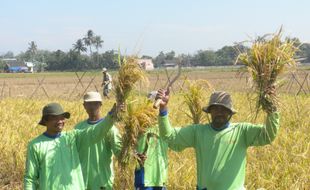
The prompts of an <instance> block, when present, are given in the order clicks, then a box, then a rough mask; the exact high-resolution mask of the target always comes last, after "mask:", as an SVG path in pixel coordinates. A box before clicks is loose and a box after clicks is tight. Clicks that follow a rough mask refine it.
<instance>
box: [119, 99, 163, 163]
mask: <svg viewBox="0 0 310 190" xmlns="http://www.w3.org/2000/svg"><path fill="white" fill-rule="evenodd" d="M157 114H158V113H157V111H156V110H155V109H153V108H152V103H151V102H146V101H142V102H140V103H130V104H128V105H127V114H126V117H123V124H124V127H122V128H123V135H122V142H123V146H122V150H121V153H120V156H119V163H120V164H121V166H122V167H124V166H126V165H128V164H129V163H130V160H131V159H132V158H133V156H132V155H133V153H134V152H135V147H136V145H137V140H138V137H139V135H141V134H143V133H144V132H145V131H146V129H147V128H148V127H152V126H154V125H155V124H156V122H157Z"/></svg>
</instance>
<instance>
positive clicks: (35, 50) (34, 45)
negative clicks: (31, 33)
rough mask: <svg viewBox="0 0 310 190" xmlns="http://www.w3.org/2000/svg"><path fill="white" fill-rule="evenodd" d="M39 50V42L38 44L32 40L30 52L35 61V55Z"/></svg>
mask: <svg viewBox="0 0 310 190" xmlns="http://www.w3.org/2000/svg"><path fill="white" fill-rule="evenodd" d="M37 51H38V47H37V44H36V43H35V42H34V41H31V42H30V43H29V48H28V52H29V53H30V55H31V60H32V62H33V61H34V57H35V55H36V53H37Z"/></svg>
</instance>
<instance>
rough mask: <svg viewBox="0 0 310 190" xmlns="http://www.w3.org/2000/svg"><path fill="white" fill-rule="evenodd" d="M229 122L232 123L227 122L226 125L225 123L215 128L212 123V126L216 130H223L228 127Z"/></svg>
mask: <svg viewBox="0 0 310 190" xmlns="http://www.w3.org/2000/svg"><path fill="white" fill-rule="evenodd" d="M229 124H230V123H229V122H227V123H226V124H225V125H223V126H222V127H220V128H215V127H213V126H212V124H211V128H212V129H214V130H215V131H222V130H224V129H226V128H228V127H229Z"/></svg>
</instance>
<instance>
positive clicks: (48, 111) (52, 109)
mask: <svg viewBox="0 0 310 190" xmlns="http://www.w3.org/2000/svg"><path fill="white" fill-rule="evenodd" d="M48 115H63V116H64V117H65V118H67V119H69V118H70V113H69V112H65V111H64V110H63V109H62V107H61V105H60V104H58V103H50V104H47V105H46V106H44V107H43V110H42V117H41V120H40V122H39V124H40V125H45V121H44V119H43V118H44V116H48Z"/></svg>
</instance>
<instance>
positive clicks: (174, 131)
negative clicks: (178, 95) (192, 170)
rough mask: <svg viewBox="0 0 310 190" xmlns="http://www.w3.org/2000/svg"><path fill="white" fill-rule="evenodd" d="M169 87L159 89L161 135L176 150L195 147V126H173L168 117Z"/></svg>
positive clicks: (157, 97)
mask: <svg viewBox="0 0 310 190" xmlns="http://www.w3.org/2000/svg"><path fill="white" fill-rule="evenodd" d="M169 92H170V91H169V89H168V90H167V91H165V90H162V89H161V90H158V94H157V96H156V99H161V101H160V109H159V117H158V125H159V135H160V137H161V138H163V139H164V140H165V141H167V142H168V144H169V147H170V148H171V149H172V150H175V151H181V150H183V149H185V148H187V147H194V144H195V129H196V128H195V126H188V127H184V128H172V127H171V125H170V121H169V118H168V102H169Z"/></svg>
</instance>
